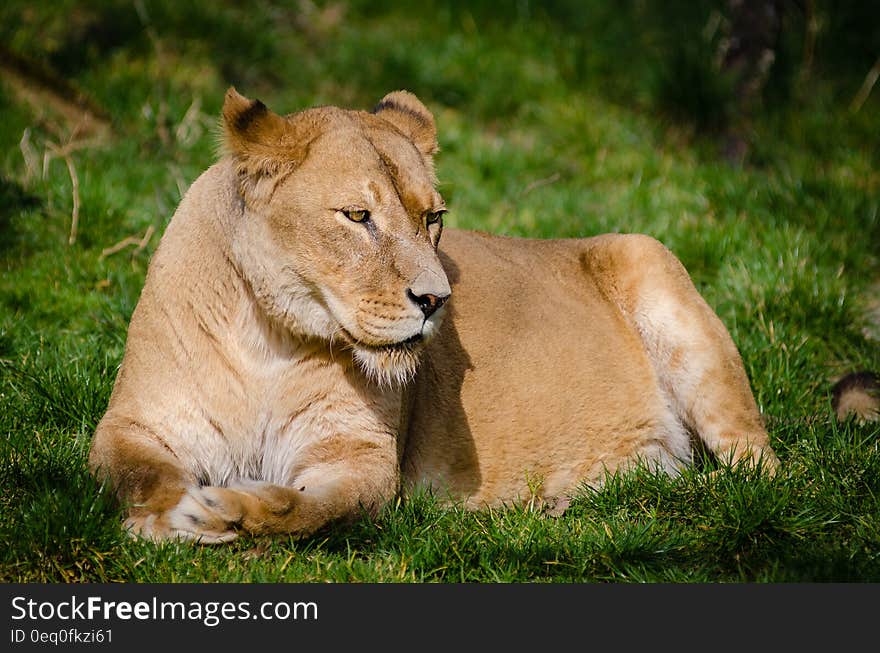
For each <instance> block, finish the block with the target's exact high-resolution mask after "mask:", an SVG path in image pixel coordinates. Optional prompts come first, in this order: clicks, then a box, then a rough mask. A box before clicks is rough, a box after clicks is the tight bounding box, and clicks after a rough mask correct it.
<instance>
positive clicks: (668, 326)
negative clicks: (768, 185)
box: [90, 89, 777, 542]
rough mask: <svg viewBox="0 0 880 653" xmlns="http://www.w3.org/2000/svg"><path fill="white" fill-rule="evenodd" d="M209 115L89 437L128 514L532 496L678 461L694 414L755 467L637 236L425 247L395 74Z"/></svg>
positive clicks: (695, 335) (676, 277)
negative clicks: (203, 141)
mask: <svg viewBox="0 0 880 653" xmlns="http://www.w3.org/2000/svg"><path fill="white" fill-rule="evenodd" d="M223 117H224V129H225V141H224V142H225V152H226V154H225V156H224V157H223V158H221V160H220V161H219V162H218V163H217V164H215V165H214V166H212V167H211V168H210V169H209V170H208V171H206V172H205V173H204V174H203V175H202V176H201V177H200V178H199V179H198V180H197V181H196V182H195V183H194V184H193V186H192V188H191V189H190V191H189V192H188V193H187V195H186V197H185V198H184V199H183V201H182V202H181V205H180V207H179V208H178V210H177V212H176V213H175V215H174V218H173V220H172V221H171V224H170V225H169V227H168V229H167V231H166V233H165V235H164V237H163V239H162V242H161V244H160V246H159V248H158V250H157V252H156V254H155V256H154V258H153V261H152V262H151V265H150V270H149V273H148V275H147V280H146V283H145V285H144V289H143V293H142V295H141V299H140V301H139V303H138V306H137V308H136V310H135V312H134V315H133V316H132V320H131V325H130V328H129V335H128V343H127V346H126V352H125V357H124V360H123V363H122V366H121V368H120V371H119V375H118V377H117V381H116V385H115V387H114V390H113V394H112V397H111V400H110V405H109V407H108V410H107V413H106V415H105V416H104V418H103V420H102V421H101V423H100V424H99V426H98V429H97V432H96V433H95V437H94V441H93V445H92V450H91V455H90V464H91V466H92V468H93V469H94V470H95V472H96V473H97V474H98V475H99V476H100V477H102V478H107V479H109V481H110V482H112V483H113V485H114V486H115V487H116V488H117V491H118V492H119V494H120V496H121V497H122V498H123V499H124V500H125V501H126V502H127V503H128V504H129V506H130V509H129V515H128V519H127V522H126V523H127V526H128V527H129V528H130V530H131V532H132V533H134V534H138V535H141V536H144V537H149V538H153V539H164V538H174V537H183V538H189V539H194V540H198V541H201V542H224V541H228V540H230V539H232V538H234V537H235V536H236V533H237V532H238V530H239V529H245V530H248V531H251V532H255V533H273V532H287V533H293V534H297V535H306V534H309V533H311V532H314V531H315V530H317V529H319V528H321V527H323V526H325V525H327V524H328V523H330V522H332V521H334V520H337V519H343V518H347V517H352V516H356V515H359V514H361V513H362V511H364V510H366V511H368V512H371V511H375V510H376V509H377V508H378V507H380V506H381V505H382V504H383V503H384V502H386V501H388V500H389V499H390V498H391V497H392V496H394V495H395V494H396V493H397V492H399V491H400V490H401V488H403V489H411V488H414V487H421V486H430V487H432V488H433V489H434V491H435V492H438V493H440V494H441V495H442V496H447V495H448V496H449V497H450V498H452V499H454V500H461V501H464V502H465V503H466V504H467V505H469V506H472V507H481V506H485V505H498V504H502V503H510V502H517V501H524V500H528V499H534V498H535V497H537V498H539V499H541V500H545V501H547V502H548V503H550V504H552V503H553V501H554V500H556V499H557V498H560V497H566V496H570V495H571V494H572V493H574V492H576V491H577V489H578V487H579V486H580V485H581V484H583V483H593V484H596V483H600V482H601V481H602V479H603V478H604V476H605V474H606V473H609V472H614V471H616V470H620V469H625V468H627V467H630V466H632V465H633V464H635V463H636V462H637V461H643V462H645V463H646V464H649V465H656V466H659V467H660V468H661V469H664V470H666V471H668V472H670V473H675V472H676V471H677V470H679V469H680V468H681V466H682V465H686V464H688V463H689V462H690V461H691V457H692V453H691V444H692V443H691V441H690V437H691V434H696V437H699V438H700V439H701V441H702V442H703V443H704V445H705V446H706V448H708V450H709V451H711V452H713V453H714V454H716V455H717V456H719V457H722V458H724V459H729V460H731V461H733V462H736V461H740V460H746V461H748V462H749V463H755V462H758V461H759V460H762V461H763V464H764V465H765V467H766V468H767V469H770V470H772V469H774V468H775V466H776V464H777V462H776V458H775V456H774V454H773V451H772V450H771V448H770V445H769V442H768V438H767V434H766V431H765V430H764V428H763V426H762V423H761V418H760V415H759V413H758V409H757V407H756V405H755V401H754V399H753V397H752V394H751V391H750V389H749V384H748V380H747V378H746V375H745V372H744V370H743V367H742V363H741V360H740V357H739V354H738V352H737V350H736V348H735V346H734V344H733V342H732V340H731V339H730V336H729V335H728V333H727V331H726V330H725V328H724V326H723V325H722V324H721V322H720V321H719V320H718V318H717V317H716V316H715V314H714V313H713V312H712V310H711V309H710V308H709V306H708V305H707V304H706V303H705V301H703V299H702V298H701V297H700V296H699V294H698V293H697V291H696V290H695V289H694V286H693V284H692V283H691V281H690V279H689V277H688V275H687V273H686V272H685V270H684V269H683V268H682V266H681V264H680V263H679V262H678V261H677V260H676V259H675V257H674V256H673V255H672V254H671V253H670V252H669V251H668V250H666V249H665V248H664V247H663V246H662V245H661V244H660V243H658V242H657V241H655V240H653V239H651V238H648V237H646V236H637V235H632V236H628V235H607V236H600V237H596V238H588V239H582V240H558V241H534V240H522V239H511V238H500V237H493V236H488V235H484V234H477V233H468V232H463V231H456V230H448V231H447V233H446V234H445V235H444V237H443V245H442V248H441V249H439V250H438V249H437V247H438V241H439V239H440V231H441V223H440V222H439V221H437V220H436V218H437V215H438V212H440V211H442V210H443V209H444V205H443V200H442V198H441V197H440V195H439V194H438V193H437V191H436V190H435V188H434V186H435V179H434V170H433V162H432V156H433V154H434V153H435V152H436V151H437V139H436V132H435V124H434V119H433V117H432V116H431V113H430V112H429V111H428V109H427V108H425V106H424V105H423V104H422V103H421V102H419V100H418V99H417V98H415V96H413V95H411V94H409V93H405V92H402V91H399V92H396V93H392V94H390V95H388V96H386V97H385V98H384V99H383V100H382V101H381V102H380V103H379V104H378V105H377V107H376V110H375V112H374V113H365V112H356V111H345V110H342V109H337V108H333V107H325V108H319V109H310V110H307V111H304V112H301V113H298V114H294V115H291V116H287V117H281V116H278V115H276V114H274V113H272V112H271V111H269V110H268V109H267V108H266V107H265V106H263V105H262V103H259V102H252V101H250V100H247V99H246V98H244V97H243V96H241V95H239V94H238V93H237V92H235V90H234V89H230V91H229V93H228V94H227V97H226V102H225V105H224V109H223ZM363 211H369V219H367V220H364V219H363V218H364V216H366V214H365V213H363ZM450 287H451V290H452V295H453V297H452V299H451V300H450V301H449V302H448V303H446V304H444V303H443V302H444V300H445V298H446V297H447V296H448V295H449V293H450ZM428 306H430V307H431V309H434V312H431V311H430V310H428V308H427V307H428ZM426 316H427V317H426Z"/></svg>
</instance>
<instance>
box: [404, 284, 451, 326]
mask: <svg viewBox="0 0 880 653" xmlns="http://www.w3.org/2000/svg"><path fill="white" fill-rule="evenodd" d="M406 296H407V297H409V299H410V301H412V302H413V303H414V304H415V305H416V306H418V307H419V308H420V309H422V313H424V314H425V319H428V318H429V317H431V316H432V315H433V314H434V313H435V312H436V311H437V309H438V308H440V307H441V306H443V304H445V303H446V300H447V299H449V295H448V294H447V295H432V294H430V293H426V294H424V295H417V294H415V293H414V292H413V291H412V290H411V289H409V290H407V291H406Z"/></svg>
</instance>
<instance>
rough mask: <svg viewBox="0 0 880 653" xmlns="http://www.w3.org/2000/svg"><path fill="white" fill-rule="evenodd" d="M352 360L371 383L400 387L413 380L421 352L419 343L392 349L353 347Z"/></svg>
mask: <svg viewBox="0 0 880 653" xmlns="http://www.w3.org/2000/svg"><path fill="white" fill-rule="evenodd" d="M353 352H354V360H355V361H357V364H358V366H359V367H360V368H361V370H363V372H364V374H365V375H366V376H367V378H369V379H370V380H371V381H372V382H374V383H377V384H379V385H382V386H392V387H394V386H402V385H405V384H406V383H408V382H410V381H412V380H413V378H414V377H415V375H416V370H417V369H418V365H419V358H420V355H421V352H422V346H421V343H411V344H409V343H408V344H406V345H398V346H393V347H364V346H358V345H355V346H354V347H353Z"/></svg>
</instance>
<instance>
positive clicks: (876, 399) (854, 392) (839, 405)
mask: <svg viewBox="0 0 880 653" xmlns="http://www.w3.org/2000/svg"><path fill="white" fill-rule="evenodd" d="M831 406H832V407H833V408H834V412H835V413H836V414H837V419H838V420H840V421H844V420H845V419H847V418H848V417H849V416H850V415H854V416H855V418H856V420H858V421H859V422H863V423H864V422H876V421H880V375H878V374H877V373H876V372H870V371H862V372H853V373H851V374H847V375H846V376H844V377H843V378H842V379H840V380H839V381H838V382H837V383H835V384H834V386H833V387H832V388H831Z"/></svg>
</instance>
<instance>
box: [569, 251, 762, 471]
mask: <svg viewBox="0 0 880 653" xmlns="http://www.w3.org/2000/svg"><path fill="white" fill-rule="evenodd" d="M583 263H584V266H585V268H586V269H587V271H588V272H590V273H591V276H592V277H593V279H594V280H596V282H597V284H598V285H599V287H600V290H601V291H602V292H603V294H605V296H606V297H608V298H609V299H610V300H611V301H612V302H614V303H615V304H617V306H618V308H619V309H620V310H621V312H622V313H623V315H624V317H625V319H626V320H627V322H628V323H629V324H631V325H632V326H633V328H634V329H635V330H636V331H637V333H638V335H639V336H640V338H641V340H642V342H643V343H644V346H645V350H646V352H647V354H648V357H649V358H650V360H651V363H652V365H653V367H654V371H655V373H656V375H657V380H658V383H659V384H660V387H661V390H662V391H663V393H664V394H665V396H666V398H667V401H668V402H669V404H670V407H671V408H672V410H673V412H674V413H675V414H676V416H677V417H678V419H679V420H681V422H682V424H684V425H685V427H687V428H688V429H689V430H690V431H692V432H694V433H696V434H697V436H698V437H699V438H700V440H701V441H702V443H703V444H704V445H705V446H706V448H707V449H708V450H709V451H710V452H712V454H714V455H715V456H716V457H717V458H718V459H719V460H721V461H722V462H731V463H736V462H740V461H747V462H750V463H752V464H760V465H761V466H762V467H763V468H764V469H765V470H768V471H773V470H775V468H776V467H777V465H778V461H777V459H776V455H775V454H774V452H773V450H772V448H771V447H770V443H769V438H768V435H767V431H766V430H765V428H764V425H763V421H762V419H761V415H760V412H759V410H758V407H757V404H756V402H755V399H754V396H753V395H752V391H751V388H750V386H749V381H748V377H747V376H746V372H745V369H744V367H743V364H742V359H741V357H740V354H739V351H738V350H737V348H736V345H735V344H734V342H733V340H732V338H731V337H730V334H729V333H728V331H727V329H726V328H725V327H724V325H723V324H722V323H721V320H720V319H719V318H718V316H717V315H716V314H715V312H714V311H713V310H712V309H711V308H710V307H709V305H708V304H707V303H706V301H705V300H704V299H703V297H702V296H701V295H700V294H699V292H698V291H697V289H696V288H695V287H694V285H693V283H692V281H691V279H690V277H689V275H688V273H687V271H686V270H685V269H684V266H682V264H681V263H680V262H679V261H678V259H677V258H676V257H675V256H674V255H673V254H672V253H671V252H670V251H669V250H668V249H666V247H664V246H663V245H662V244H661V243H660V242H658V241H656V240H654V239H653V238H650V237H647V236H640V235H609V236H600V237H598V238H595V239H592V241H591V242H590V246H589V248H588V250H587V252H585V254H584V256H583Z"/></svg>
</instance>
